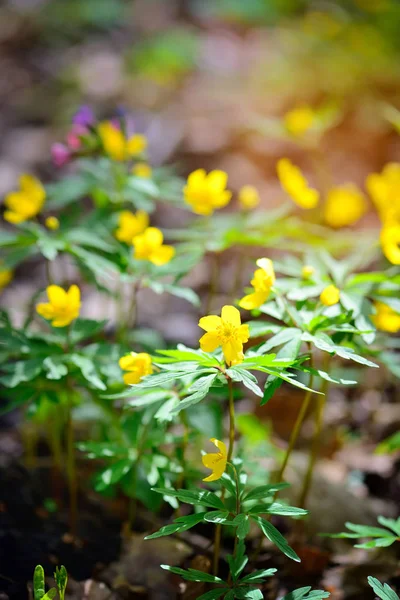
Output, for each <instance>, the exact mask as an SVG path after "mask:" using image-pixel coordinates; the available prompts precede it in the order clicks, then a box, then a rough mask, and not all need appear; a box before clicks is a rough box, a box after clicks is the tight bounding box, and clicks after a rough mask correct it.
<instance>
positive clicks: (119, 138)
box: [97, 121, 147, 161]
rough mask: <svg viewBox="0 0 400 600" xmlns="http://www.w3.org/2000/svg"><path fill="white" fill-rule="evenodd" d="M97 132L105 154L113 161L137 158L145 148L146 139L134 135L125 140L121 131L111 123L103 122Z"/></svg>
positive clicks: (142, 136)
mask: <svg viewBox="0 0 400 600" xmlns="http://www.w3.org/2000/svg"><path fill="white" fill-rule="evenodd" d="M97 131H98V134H99V137H100V140H101V143H102V144H103V148H104V150H105V152H106V153H107V154H108V155H109V156H110V157H111V158H112V159H114V160H119V161H122V160H128V159H129V158H131V157H133V156H138V155H139V154H141V153H142V152H143V151H144V150H145V149H146V148H147V139H146V137H145V136H144V135H140V134H135V135H132V136H131V137H130V138H128V139H126V137H125V135H124V133H123V131H122V130H121V129H119V128H118V127H116V126H115V125H114V124H113V123H111V121H103V122H102V123H100V124H99V125H98V127H97Z"/></svg>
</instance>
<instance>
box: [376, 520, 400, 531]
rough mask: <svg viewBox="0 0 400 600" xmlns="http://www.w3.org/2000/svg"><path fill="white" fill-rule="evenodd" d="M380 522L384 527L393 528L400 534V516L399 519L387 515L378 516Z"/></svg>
mask: <svg viewBox="0 0 400 600" xmlns="http://www.w3.org/2000/svg"><path fill="white" fill-rule="evenodd" d="M378 523H379V524H380V525H383V527H387V528H388V529H392V531H394V532H395V533H396V534H397V535H398V536H400V517H399V518H398V519H396V520H395V519H387V518H386V517H382V516H380V517H378Z"/></svg>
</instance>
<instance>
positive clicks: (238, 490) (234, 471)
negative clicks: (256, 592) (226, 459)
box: [228, 463, 240, 584]
mask: <svg viewBox="0 0 400 600" xmlns="http://www.w3.org/2000/svg"><path fill="white" fill-rule="evenodd" d="M231 467H232V469H233V474H234V476H235V483H236V515H238V514H240V487H239V477H238V474H237V471H236V467H235V465H233V464H232V463H231ZM237 545H238V536H237V535H235V542H234V546H233V557H235V556H236V551H237ZM231 581H232V573H231V572H229V577H228V584H230V583H231Z"/></svg>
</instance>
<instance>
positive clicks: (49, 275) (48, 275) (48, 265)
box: [45, 260, 53, 285]
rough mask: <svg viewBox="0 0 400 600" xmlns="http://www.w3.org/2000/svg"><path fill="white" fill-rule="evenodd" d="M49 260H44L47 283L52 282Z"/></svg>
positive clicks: (50, 283)
mask: <svg viewBox="0 0 400 600" xmlns="http://www.w3.org/2000/svg"><path fill="white" fill-rule="evenodd" d="M50 263H51V261H50V260H46V261H45V266H46V277H47V285H52V284H53V276H52V274H51V266H50Z"/></svg>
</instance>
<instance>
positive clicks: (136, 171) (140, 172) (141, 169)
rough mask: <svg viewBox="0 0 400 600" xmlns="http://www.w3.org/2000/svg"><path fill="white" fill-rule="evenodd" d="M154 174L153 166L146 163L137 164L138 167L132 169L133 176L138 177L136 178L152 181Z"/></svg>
mask: <svg viewBox="0 0 400 600" xmlns="http://www.w3.org/2000/svg"><path fill="white" fill-rule="evenodd" d="M152 172H153V170H152V168H151V166H150V165H149V164H147V163H145V162H139V163H136V165H135V166H134V167H132V174H133V175H136V177H143V178H144V179H150V177H151V174H152Z"/></svg>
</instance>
